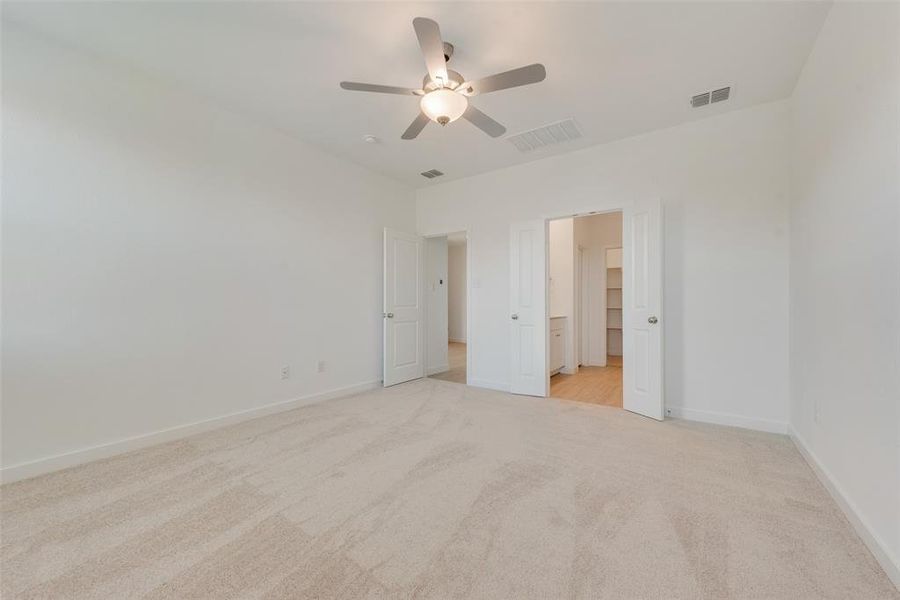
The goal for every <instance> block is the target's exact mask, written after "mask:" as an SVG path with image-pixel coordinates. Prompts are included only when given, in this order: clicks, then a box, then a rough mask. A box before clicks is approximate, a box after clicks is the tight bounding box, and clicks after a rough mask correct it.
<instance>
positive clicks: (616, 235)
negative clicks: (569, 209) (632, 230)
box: [575, 212, 622, 366]
mask: <svg viewBox="0 0 900 600" xmlns="http://www.w3.org/2000/svg"><path fill="white" fill-rule="evenodd" d="M575 246H576V247H579V246H580V247H581V248H582V249H583V254H584V256H585V260H586V261H587V263H588V270H589V274H590V278H589V280H588V281H586V282H583V283H582V285H586V286H587V288H588V291H589V298H590V302H589V303H588V304H589V306H588V307H587V311H586V312H587V313H588V319H587V327H586V328H585V330H584V331H585V333H587V335H586V336H585V337H586V338H587V344H586V346H587V350H588V352H587V353H586V355H585V356H584V357H583V362H584V364H586V365H597V366H605V365H606V355H607V344H606V322H607V319H606V268H605V265H606V262H605V261H606V249H607V248H610V247H621V246H622V213H621V212H612V213H606V214H600V215H591V216H589V217H581V218H578V219H575ZM581 326H582V325H581V323H580V322H579V327H581Z"/></svg>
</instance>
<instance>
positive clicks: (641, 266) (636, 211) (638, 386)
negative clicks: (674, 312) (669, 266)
mask: <svg viewBox="0 0 900 600" xmlns="http://www.w3.org/2000/svg"><path fill="white" fill-rule="evenodd" d="M622 217H623V218H622V226H623V231H622V358H623V361H622V378H623V380H622V384H623V397H622V404H623V406H624V408H625V409H626V410H630V411H632V412H636V413H638V414H641V415H645V416H647V417H652V418H654V419H659V420H660V421H661V420H662V419H663V386H662V383H663V382H662V373H663V365H662V356H663V355H662V314H661V311H662V208H661V204H660V202H659V200H649V201H637V202H635V203H634V204H632V205H631V206H630V207H629V208H626V209H625V210H624V211H623V215H622Z"/></svg>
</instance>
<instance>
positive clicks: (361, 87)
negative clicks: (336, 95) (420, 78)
mask: <svg viewBox="0 0 900 600" xmlns="http://www.w3.org/2000/svg"><path fill="white" fill-rule="evenodd" d="M341 87H342V88H344V89H345V90H352V91H354V92H377V93H379V94H399V95H401V96H416V95H417V94H416V92H418V91H419V90H413V89H410V88H402V87H395V86H392V85H376V84H374V83H357V82H355V81H342V82H341Z"/></svg>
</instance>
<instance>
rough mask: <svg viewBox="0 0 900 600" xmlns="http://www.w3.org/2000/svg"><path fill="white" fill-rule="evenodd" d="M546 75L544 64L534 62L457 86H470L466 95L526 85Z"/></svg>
mask: <svg viewBox="0 0 900 600" xmlns="http://www.w3.org/2000/svg"><path fill="white" fill-rule="evenodd" d="M545 77H547V69H545V68H544V65H542V64H539V63H535V64H533V65H528V66H527V67H519V68H518V69H513V70H512V71H504V72H503V73H497V74H496V75H490V76H488V77H483V78H481V79H477V80H475V81H467V82H466V83H463V84H462V85H460V86H459V89H461V90H468V89H469V88H472V91H471V92H468V94H467V95H470V96H474V95H475V94H487V93H488V92H496V91H497V90H505V89H508V88H514V87H519V86H520V85H528V84H530V83H537V82H539V81H543V80H544V78H545Z"/></svg>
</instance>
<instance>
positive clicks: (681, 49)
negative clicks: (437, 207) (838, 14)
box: [3, 2, 830, 187]
mask: <svg viewBox="0 0 900 600" xmlns="http://www.w3.org/2000/svg"><path fill="white" fill-rule="evenodd" d="M829 7H830V4H828V3H818V2H757V3H744V2H721V3H712V2H698V3H683V2H663V3H643V2H641V3H568V2H546V3H535V2H526V3H509V2H497V3H487V2H479V3H396V2H367V3H339V2H329V3H312V2H304V3H291V2H235V3H225V2H193V3H191V2H146V3H134V2H102V3H80V2H66V3H60V4H56V3H41V2H34V3H10V2H4V6H3V13H4V14H3V17H4V19H7V18H9V19H11V20H13V21H15V22H18V23H20V24H22V25H25V26H28V27H31V28H33V29H36V30H39V31H41V32H43V33H45V34H48V35H52V36H54V37H57V38H60V39H62V40H64V41H66V42H68V43H70V44H74V45H77V46H81V47H84V48H86V49H89V50H91V51H94V52H98V53H102V54H105V55H111V56H113V57H115V58H116V59H118V60H120V61H122V62H125V63H128V64H130V65H132V66H134V67H137V68H139V69H142V70H144V71H147V72H150V73H152V74H154V75H155V76H157V77H159V78H162V79H165V80H169V81H173V82H176V83H178V84H180V85H181V86H182V87H185V88H189V89H190V90H193V91H195V92H197V93H199V94H201V95H203V96H205V97H207V98H210V99H212V100H214V101H215V102H217V103H218V104H220V105H221V106H223V107H226V108H230V109H232V110H234V111H237V112H240V113H243V114H245V115H246V116H248V117H250V118H253V119H255V120H256V121H259V122H262V123H266V124H269V125H271V126H274V127H277V128H278V129H280V130H282V131H284V132H286V133H289V134H290V135H293V136H295V137H297V138H299V139H301V140H303V141H306V142H309V143H311V144H313V145H315V146H318V147H319V148H321V149H323V150H325V151H327V152H330V153H332V154H335V155H338V156H341V157H344V158H346V159H349V160H351V161H354V162H356V163H358V164H360V165H363V166H366V167H368V168H370V169H372V170H375V171H377V172H380V173H382V174H384V175H387V176H390V177H393V178H395V179H398V180H401V181H404V182H406V183H408V184H410V185H413V186H416V187H421V186H426V185H433V183H434V182H441V181H447V180H449V179H455V178H459V177H465V176H468V175H473V174H476V173H481V172H484V171H489V170H493V169H498V168H502V167H506V166H509V165H514V164H517V163H522V162H527V161H529V160H534V159H536V158H541V157H543V156H547V155H549V154H556V153H562V152H569V151H572V150H576V149H579V148H583V147H585V146H590V145H594V144H598V143H602V142H607V141H610V140H614V139H620V138H623V137H628V136H632V135H635V134H638V133H642V132H646V131H651V130H654V129H659V128H662V127H669V126H672V125H676V124H678V123H682V122H685V121H689V120H692V119H699V118H703V117H707V116H711V115H713V114H718V113H721V112H724V111H730V110H735V109H738V108H743V107H746V106H750V105H753V104H758V103H761V102H768V101H772V100H777V99H781V98H785V97H787V96H789V95H790V93H791V91H792V89H793V87H794V83H795V81H796V80H797V76H798V74H799V72H800V69H801V67H802V65H803V63H804V61H805V60H806V57H807V55H808V54H809V51H810V48H811V47H812V44H813V42H814V40H815V37H816V35H817V34H818V31H819V29H820V27H821V25H822V22H823V21H824V18H825V15H826V13H827V11H828V9H829ZM415 16H427V17H431V18H433V19H435V20H437V21H438V23H440V27H441V32H442V34H443V37H444V39H445V41H449V42H451V43H453V44H455V45H456V53H455V55H454V56H453V59H452V60H451V63H450V66H451V68H453V69H454V70H457V71H460V72H461V73H462V74H463V75H464V76H465V77H467V78H470V79H475V78H478V77H481V76H484V75H489V74H492V73H496V72H499V71H505V70H508V69H510V68H515V67H519V66H523V65H527V64H530V63H534V62H540V63H543V64H544V65H545V66H546V67H547V73H548V74H547V79H546V80H545V81H544V82H542V83H539V84H536V85H532V86H527V87H522V88H516V89H511V90H504V91H501V92H495V93H493V94H490V95H485V96H479V97H476V98H475V100H474V104H475V105H476V106H477V107H478V108H480V109H481V110H483V111H484V112H486V113H488V114H489V115H491V116H492V117H494V118H495V119H496V120H498V121H500V122H501V123H503V124H504V125H506V127H507V130H508V133H509V134H514V133H517V132H520V131H523V130H528V129H532V128H535V127H538V126H540V125H545V124H547V123H551V122H554V121H558V120H561V119H565V118H568V117H573V118H574V119H575V120H576V121H577V122H578V123H579V125H580V127H581V129H582V131H583V133H584V138H583V139H581V140H578V141H576V142H569V143H566V144H560V145H558V146H556V147H554V148H552V149H550V148H547V149H544V150H541V151H535V152H532V153H526V154H523V153H520V152H519V151H518V150H516V149H515V147H514V146H513V145H512V144H511V143H509V142H507V141H505V140H504V139H502V138H498V139H492V138H490V137H488V136H486V135H485V134H483V133H482V132H480V131H479V130H477V129H475V127H473V126H472V125H471V124H469V123H467V122H465V121H459V122H456V123H453V124H451V125H449V126H447V127H445V128H441V127H439V126H437V125H435V124H433V123H432V124H429V125H428V127H426V128H425V131H423V132H422V134H421V135H420V136H419V138H418V139H416V140H413V141H403V140H401V139H400V134H401V133H402V132H403V131H404V129H406V127H407V126H408V125H409V123H410V122H411V121H412V119H413V118H414V117H415V116H416V114H417V111H418V107H417V99H416V98H414V97H408V98H407V97H403V96H390V95H381V94H366V93H360V92H349V91H345V90H341V89H340V88H339V87H338V82H339V81H341V80H352V81H362V82H369V83H382V84H388V85H398V86H408V87H418V86H420V85H421V81H422V77H423V75H424V74H425V66H424V62H423V59H422V56H421V54H420V52H419V49H418V46H417V44H416V38H415V35H414V33H413V29H412V24H411V21H412V19H413V17H415ZM726 85H731V86H733V96H732V99H731V100H729V101H727V102H723V103H721V104H717V105H712V106H708V107H705V108H700V109H692V108H691V107H690V106H689V104H688V100H689V98H690V96H692V95H693V94H695V93H698V92H703V91H707V90H711V89H715V88H719V87H723V86H726ZM365 134H372V135H375V136H377V137H378V138H379V140H380V141H379V143H377V144H366V143H364V142H363V141H362V137H363V135H365ZM432 168H436V169H439V170H440V171H443V172H444V173H445V174H446V175H445V176H444V177H441V178H438V179H435V180H433V182H432V181H430V180H427V179H424V178H423V177H421V176H420V175H419V173H420V172H421V171H426V170H428V169H432Z"/></svg>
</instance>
